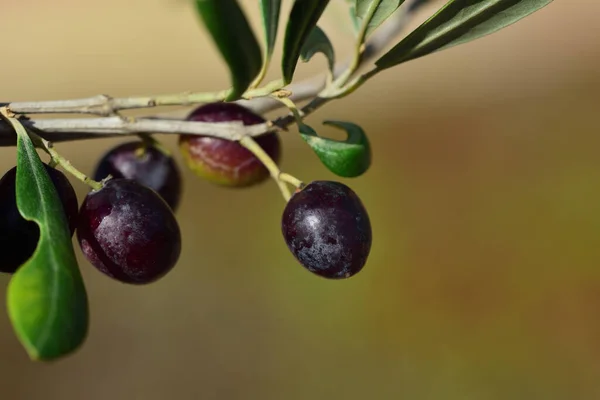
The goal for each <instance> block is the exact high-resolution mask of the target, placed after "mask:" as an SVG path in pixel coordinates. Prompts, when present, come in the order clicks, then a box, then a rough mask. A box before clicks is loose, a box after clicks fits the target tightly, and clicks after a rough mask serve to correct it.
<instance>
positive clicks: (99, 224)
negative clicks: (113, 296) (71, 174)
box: [77, 179, 181, 284]
mask: <svg viewBox="0 0 600 400" xmlns="http://www.w3.org/2000/svg"><path fill="white" fill-rule="evenodd" d="M77 239H78V241H79V246H80V247H81V250H82V252H83V254H84V255H85V257H86V258H87V260H88V261H89V262H90V263H91V264H92V265H93V266H95V267H96V268H97V269H98V270H99V271H101V272H103V273H104V274H106V275H108V276H110V277H112V278H114V279H116V280H118V281H121V282H123V283H129V284H147V283H151V282H154V281H156V280H158V279H159V278H161V277H163V276H164V275H166V274H167V273H168V272H169V271H170V270H171V269H172V268H173V267H174V266H175V264H176V262H177V260H178V258H179V255H180V252H181V232H180V230H179V225H178V223H177V220H176V219H175V215H174V214H173V211H172V210H171V208H170V207H169V205H168V204H167V203H166V202H165V201H164V200H163V199H162V197H160V195H159V194H158V193H156V192H155V191H153V190H152V189H150V188H148V187H146V186H144V185H141V184H139V183H137V182H136V181H134V180H131V179H111V180H109V181H107V182H106V183H105V185H104V187H103V188H101V189H99V190H97V191H92V192H90V193H88V195H87V196H86V198H85V199H84V201H83V204H82V205H81V208H80V213H79V225H78V227H77Z"/></svg>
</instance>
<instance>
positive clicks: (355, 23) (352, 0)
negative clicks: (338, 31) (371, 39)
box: [346, 0, 360, 34]
mask: <svg viewBox="0 0 600 400" xmlns="http://www.w3.org/2000/svg"><path fill="white" fill-rule="evenodd" d="M346 2H347V3H348V12H349V13H350V22H351V23H352V28H353V29H354V33H355V34H358V32H359V31H360V19H359V18H358V15H357V14H356V0H346Z"/></svg>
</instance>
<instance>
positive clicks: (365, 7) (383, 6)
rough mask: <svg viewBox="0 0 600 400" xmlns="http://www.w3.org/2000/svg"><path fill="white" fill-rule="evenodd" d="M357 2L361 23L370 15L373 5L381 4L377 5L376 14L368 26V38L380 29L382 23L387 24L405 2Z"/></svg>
mask: <svg viewBox="0 0 600 400" xmlns="http://www.w3.org/2000/svg"><path fill="white" fill-rule="evenodd" d="M355 1H356V16H357V18H358V19H359V21H363V20H364V19H365V17H366V16H367V14H368V13H369V9H370V7H371V6H373V5H374V4H373V3H379V4H377V5H376V7H377V8H376V10H375V13H374V14H373V17H372V18H371V19H370V20H369V22H368V25H367V32H366V37H368V36H369V35H370V34H371V33H373V32H374V31H375V29H377V27H379V25H381V24H382V23H384V22H385V20H386V19H388V18H389V17H390V16H391V15H392V14H393V13H394V12H395V11H396V10H397V9H398V7H400V5H401V4H402V3H404V0H355Z"/></svg>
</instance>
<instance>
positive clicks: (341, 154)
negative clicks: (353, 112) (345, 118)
mask: <svg viewBox="0 0 600 400" xmlns="http://www.w3.org/2000/svg"><path fill="white" fill-rule="evenodd" d="M323 124H324V125H329V126H332V127H335V128H338V129H343V130H345V131H346V133H347V134H348V137H347V139H346V140H344V141H340V140H334V139H328V138H323V137H320V136H319V135H318V134H317V132H315V130H314V129H313V128H311V127H310V126H308V125H306V124H301V125H300V126H299V130H300V135H301V136H302V138H303V139H304V140H305V141H306V143H308V145H309V146H310V147H311V148H312V149H313V151H314V152H315V153H316V155H317V157H319V159H320V160H321V162H322V163H323V164H324V165H325V166H326V167H327V169H329V170H330V171H331V172H333V173H334V174H336V175H338V176H341V177H345V178H355V177H357V176H360V175H362V174H364V173H365V172H366V171H367V170H368V169H369V167H370V166H371V146H370V144H369V140H368V139H367V136H366V134H365V132H364V131H363V129H362V128H361V127H360V126H358V125H356V124H353V123H351V122H342V121H325V122H323Z"/></svg>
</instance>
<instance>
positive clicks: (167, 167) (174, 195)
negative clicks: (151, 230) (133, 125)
mask: <svg viewBox="0 0 600 400" xmlns="http://www.w3.org/2000/svg"><path fill="white" fill-rule="evenodd" d="M143 147H144V144H143V142H141V141H138V142H127V143H123V144H120V145H118V146H116V147H114V148H113V149H111V150H110V151H108V152H107V153H106V154H105V155H104V156H103V157H102V159H101V160H100V162H99V163H98V166H97V167H96V171H95V173H94V180H96V181H101V180H103V179H104V178H106V177H107V176H108V175H111V176H112V177H113V178H114V179H132V180H135V181H137V182H138V183H141V184H142V185H145V186H148V187H149V188H150V189H152V190H154V191H156V192H157V193H158V194H160V195H161V197H162V198H163V199H164V200H165V201H166V202H167V204H169V206H170V207H171V209H172V210H173V211H176V210H177V208H178V207H179V201H180V199H181V193H182V179H181V174H180V172H179V168H178V167H177V164H176V163H175V160H174V159H173V158H172V157H169V156H167V155H166V154H164V153H163V152H161V151H160V150H159V149H157V148H156V147H151V146H148V147H146V148H145V149H144V153H143V154H142V155H138V153H137V152H138V151H139V150H140V149H142V148H143Z"/></svg>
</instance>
